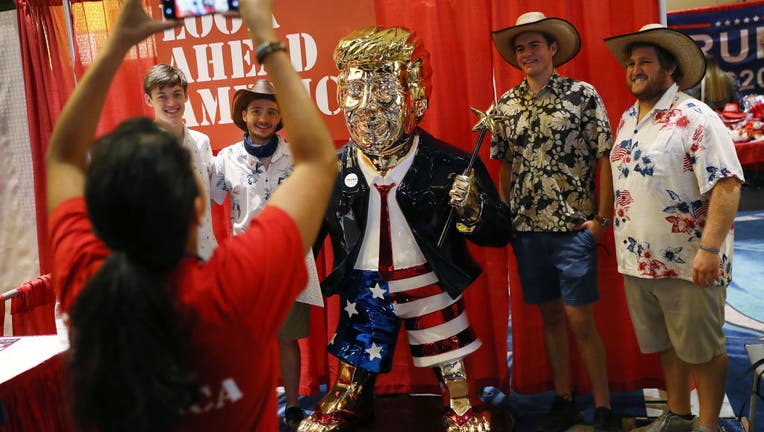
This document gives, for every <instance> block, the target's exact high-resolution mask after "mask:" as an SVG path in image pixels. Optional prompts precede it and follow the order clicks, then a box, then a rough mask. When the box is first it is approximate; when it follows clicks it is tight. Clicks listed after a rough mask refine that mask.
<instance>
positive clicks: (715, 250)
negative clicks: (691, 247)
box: [698, 245, 719, 255]
mask: <svg viewBox="0 0 764 432" xmlns="http://www.w3.org/2000/svg"><path fill="white" fill-rule="evenodd" d="M698 247H699V248H700V250H702V251H706V252H708V253H710V254H714V255H719V249H714V248H707V247H705V246H702V245H701V246H698Z"/></svg>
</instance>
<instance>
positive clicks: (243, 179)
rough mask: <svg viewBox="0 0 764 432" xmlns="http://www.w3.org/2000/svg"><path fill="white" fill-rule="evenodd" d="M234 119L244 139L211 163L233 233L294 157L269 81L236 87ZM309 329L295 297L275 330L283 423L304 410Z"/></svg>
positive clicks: (306, 309)
mask: <svg viewBox="0 0 764 432" xmlns="http://www.w3.org/2000/svg"><path fill="white" fill-rule="evenodd" d="M231 114H232V117H233V122H234V123H235V124H236V126H238V127H239V129H241V130H242V131H244V139H243V140H242V141H239V142H237V143H235V144H232V145H230V146H228V147H225V148H223V149H222V150H220V152H219V153H218V155H217V156H216V157H215V160H214V162H213V164H212V169H211V174H210V185H211V195H210V197H211V198H212V199H213V200H214V201H215V202H216V203H218V204H222V203H223V201H224V200H225V197H226V194H228V193H230V194H231V224H232V227H233V235H237V234H239V233H241V232H243V231H245V230H246V229H247V227H248V226H249V223H250V221H251V220H252V218H253V217H254V216H255V215H257V214H258V213H259V212H260V211H261V210H262V209H263V207H265V204H266V201H268V198H270V196H271V194H272V193H273V191H274V190H276V188H277V187H278V186H279V185H280V184H281V183H283V182H284V180H286V178H287V177H289V175H290V174H291V173H292V168H293V166H294V160H293V158H292V153H291V151H290V150H289V146H288V144H287V142H286V140H284V138H283V137H281V136H280V135H278V134H276V132H277V131H278V130H279V129H281V127H282V125H281V113H280V112H279V105H278V102H277V100H276V94H275V92H274V89H273V85H272V84H271V83H270V81H267V80H264V79H261V80H258V81H257V82H255V84H253V85H252V86H250V87H249V88H246V89H242V90H238V91H237V92H236V94H234V97H233V104H232V108H231ZM305 264H306V266H307V268H308V272H309V275H310V277H309V278H308V280H309V282H308V284H309V285H310V284H315V287H314V289H315V290H320V288H319V287H318V276H317V275H316V267H315V261H314V260H313V254H312V253H308V255H307V256H306V257H305ZM309 333H310V306H309V305H308V304H305V303H302V302H295V304H294V306H293V307H292V310H291V311H290V312H289V315H287V318H286V320H285V321H284V324H282V326H281V329H280V330H279V332H278V335H277V336H278V340H279V354H280V366H281V378H282V382H283V385H284V393H285V396H286V410H285V411H284V423H285V424H286V425H287V426H289V427H291V428H293V429H294V428H297V426H298V425H299V424H300V421H302V419H303V417H304V414H303V411H302V409H301V408H300V406H299V404H298V398H299V388H300V367H301V364H300V345H299V344H298V339H302V338H304V337H307V336H308V334H309Z"/></svg>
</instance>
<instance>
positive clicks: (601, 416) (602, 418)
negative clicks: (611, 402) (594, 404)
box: [594, 407, 621, 432]
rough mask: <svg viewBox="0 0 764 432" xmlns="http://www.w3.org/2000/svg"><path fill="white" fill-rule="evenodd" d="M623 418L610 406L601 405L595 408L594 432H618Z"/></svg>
mask: <svg viewBox="0 0 764 432" xmlns="http://www.w3.org/2000/svg"><path fill="white" fill-rule="evenodd" d="M620 430H621V419H619V418H618V416H617V415H616V413H614V412H613V410H612V409H610V408H605V407H599V408H597V409H596V410H594V432H618V431H620Z"/></svg>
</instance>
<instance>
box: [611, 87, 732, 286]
mask: <svg viewBox="0 0 764 432" xmlns="http://www.w3.org/2000/svg"><path fill="white" fill-rule="evenodd" d="M637 119H638V106H637V104H636V103H635V104H634V105H633V106H632V107H631V108H629V109H628V110H626V112H625V113H624V114H623V116H621V120H620V122H619V125H618V133H617V137H616V144H615V146H614V147H613V150H612V151H611V153H610V163H611V168H612V171H613V187H614V189H615V216H614V220H613V225H614V231H615V242H616V254H617V261H618V271H620V272H621V273H623V274H626V275H630V276H635V277H640V278H646V279H660V278H677V279H684V280H688V281H692V266H693V260H694V259H695V254H696V253H697V251H698V246H699V245H700V238H701V236H702V234H703V227H704V225H705V223H706V214H707V212H708V200H709V197H710V192H711V189H712V188H713V187H714V185H715V184H716V182H717V181H719V179H723V178H727V177H737V178H738V179H740V180H743V170H742V168H741V166H740V162H739V161H738V158H737V154H736V153H735V146H734V144H733V143H732V139H731V138H730V134H729V131H728V130H727V128H726V126H724V124H723V123H722V122H721V120H720V119H719V117H718V115H717V114H716V113H715V112H713V111H712V110H711V109H710V108H709V107H708V106H707V105H705V104H704V103H702V102H700V101H698V100H696V99H693V98H691V97H690V96H688V95H686V94H685V93H682V92H680V91H679V90H678V87H677V85H676V84H674V85H673V86H671V87H669V89H668V90H666V92H665V93H664V94H663V96H662V97H661V98H660V100H658V102H657V103H656V104H655V107H653V109H652V110H651V111H650V112H649V113H647V114H646V115H645V116H644V117H643V118H642V120H641V121H639V122H638V121H637ZM732 241H733V231H732V227H730V230H729V233H728V234H727V239H726V240H725V242H724V244H723V245H722V247H721V266H722V271H723V277H722V278H721V279H720V281H719V284H720V285H727V284H728V283H729V281H730V278H731V273H730V272H731V270H732Z"/></svg>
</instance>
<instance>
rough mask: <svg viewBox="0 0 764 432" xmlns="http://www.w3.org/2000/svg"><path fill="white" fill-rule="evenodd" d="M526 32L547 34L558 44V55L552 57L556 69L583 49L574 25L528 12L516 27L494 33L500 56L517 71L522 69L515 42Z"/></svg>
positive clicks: (541, 14)
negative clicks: (518, 36) (516, 53)
mask: <svg viewBox="0 0 764 432" xmlns="http://www.w3.org/2000/svg"><path fill="white" fill-rule="evenodd" d="M525 32H539V33H545V34H548V35H549V36H551V37H552V39H554V40H555V41H556V42H557V53H556V54H555V55H554V57H552V63H554V66H555V67H557V66H559V65H561V64H565V63H567V62H568V61H569V60H570V59H572V58H573V57H575V56H576V54H578V51H579V50H580V49H581V36H579V35H578V31H577V30H576V28H575V27H573V24H571V23H569V22H568V21H565V20H564V19H561V18H547V17H546V16H544V14H543V13H541V12H526V13H524V14H522V15H520V16H519V17H518V18H517V21H516V22H515V25H514V26H512V27H507V28H505V29H502V30H496V31H495V32H493V33H492V36H493V43H494V45H496V49H497V50H499V54H501V56H502V57H504V60H506V61H507V63H509V64H510V65H512V66H514V67H516V68H517V69H521V68H520V65H519V64H518V63H517V56H515V47H514V40H515V37H517V35H519V34H520V33H525Z"/></svg>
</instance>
